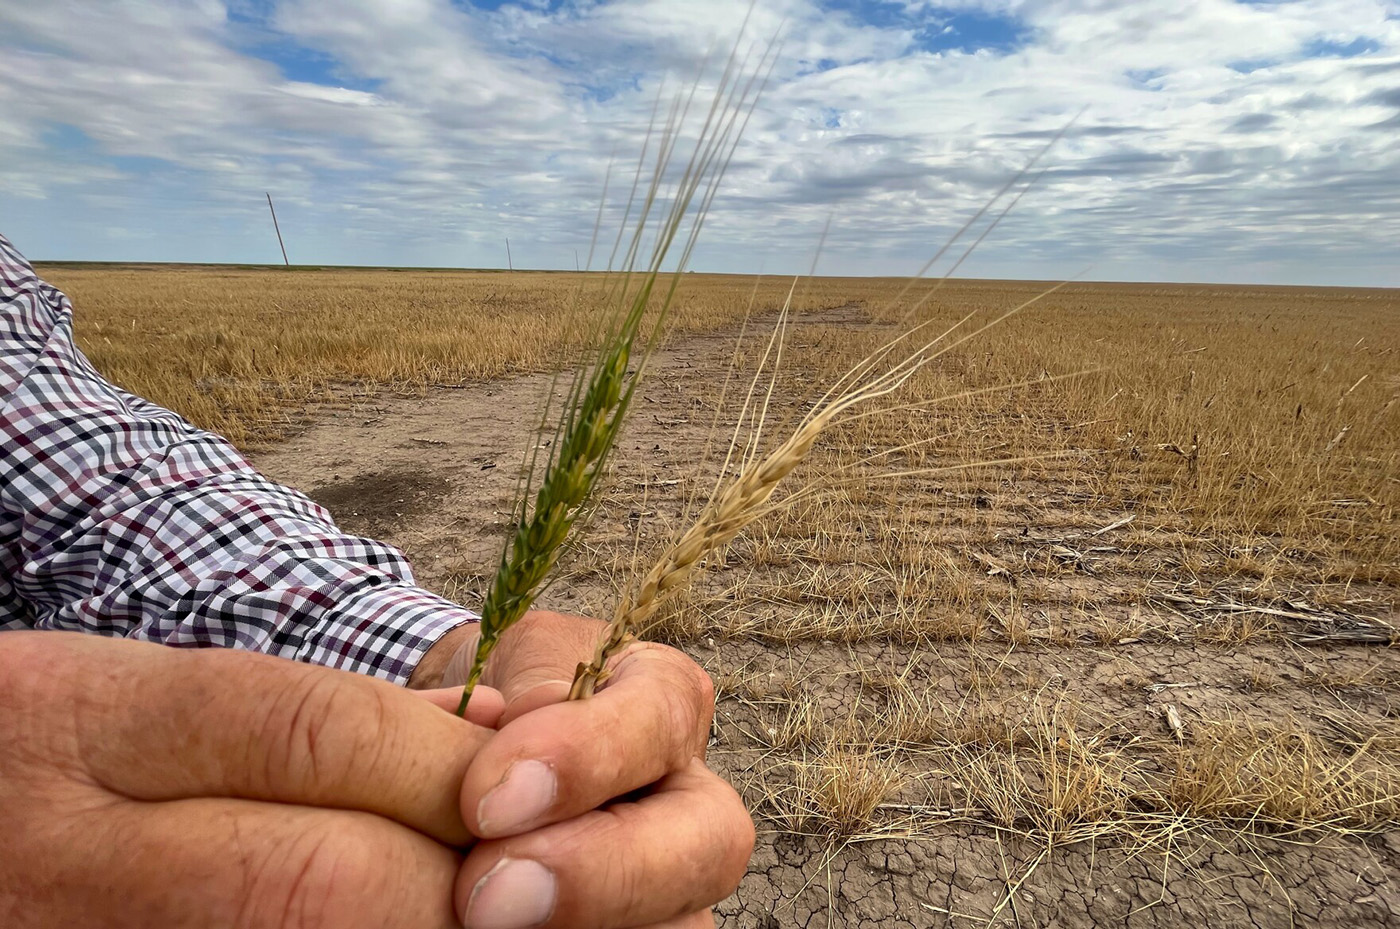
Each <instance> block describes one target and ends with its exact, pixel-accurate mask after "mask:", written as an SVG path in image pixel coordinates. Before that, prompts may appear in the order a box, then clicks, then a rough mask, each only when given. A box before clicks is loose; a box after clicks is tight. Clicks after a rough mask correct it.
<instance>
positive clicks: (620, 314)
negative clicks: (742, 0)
mask: <svg viewBox="0 0 1400 929" xmlns="http://www.w3.org/2000/svg"><path fill="white" fill-rule="evenodd" d="M776 49H777V46H776V44H775V43H774V42H771V41H770V42H769V43H768V45H767V47H766V49H765V50H763V51H762V54H761V55H760V56H759V61H758V64H757V67H755V68H753V69H752V70H750V69H749V68H748V64H749V62H747V61H740V59H739V49H738V47H737V45H736V47H735V49H734V51H733V52H731V53H730V55H729V58H728V61H727V63H726V64H725V66H724V68H723V71H722V73H721V75H720V78H719V81H718V85H717V89H716V91H715V96H714V99H713V101H712V102H711V103H710V105H709V107H708V110H706V111H705V112H704V114H703V118H702V120H701V123H700V126H699V132H698V135H697V137H696V139H695V143H694V148H693V150H692V151H691V154H690V159H689V161H688V162H687V163H686V165H685V168H684V171H683V172H681V174H680V177H679V178H670V177H668V176H667V168H668V166H669V165H670V163H671V161H672V158H673V156H674V154H675V151H676V148H677V146H678V144H679V143H680V141H681V137H682V134H683V133H682V128H683V127H684V126H685V124H686V122H687V116H688V115H689V113H690V111H691V109H692V106H693V104H694V103H695V96H696V91H697V90H698V88H699V86H700V80H699V79H697V80H696V82H695V84H694V85H692V87H691V88H690V91H689V93H688V94H682V95H681V97H679V98H678V99H677V100H676V101H675V103H674V104H672V106H671V108H670V111H669V112H668V114H667V118H666V121H665V127H664V129H663V130H662V131H661V132H660V133H659V134H657V135H656V138H655V140H654V141H655V146H656V147H655V153H654V157H655V163H654V166H653V168H652V169H651V176H650V183H649V185H645V186H644V185H643V184H642V182H643V179H644V178H643V175H644V171H643V166H644V165H645V164H646V161H647V149H648V148H649V147H650V146H651V145H652V144H653V132H652V131H651V130H648V133H647V143H646V145H645V146H644V147H643V150H642V155H641V158H640V159H639V160H638V162H637V173H636V177H635V179H634V180H633V185H632V193H631V195H630V196H629V197H628V201H627V211H626V215H625V216H624V218H623V229H626V228H628V227H629V225H630V228H631V235H630V237H629V236H626V235H624V233H623V232H622V231H619V233H618V238H617V242H616V243H615V244H614V246H613V256H614V258H617V257H618V256H619V255H620V261H619V264H620V266H621V268H622V269H623V270H622V273H621V274H619V275H617V276H616V277H615V278H614V279H613V281H612V283H611V284H610V285H609V287H608V290H607V292H606V294H605V298H606V300H607V301H608V302H609V303H611V305H612V309H611V310H609V311H608V312H607V313H606V314H605V318H604V320H603V323H602V327H601V328H602V329H603V333H604V334H603V336H602V338H601V339H600V340H599V341H600V344H601V348H600V349H599V352H598V355H597V358H596V360H595V361H594V363H593V365H592V367H591V373H589V374H588V375H587V378H586V383H585V381H584V378H582V377H579V378H577V379H576V380H575V381H574V385H573V387H572V389H571V390H569V392H568V395H567V397H566V398H565V401H564V403H563V409H562V413H561V416H560V421H559V425H558V427H557V430H556V432H555V438H556V441H555V442H554V444H553V447H552V451H551V454H550V455H549V456H548V458H547V460H546V461H545V462H544V463H543V466H542V469H541V471H540V473H539V475H538V480H539V484H538V486H539V490H538V491H537V492H536V494H535V497H534V500H533V505H532V506H526V505H523V504H522V505H520V506H518V507H517V514H518V515H517V521H516V528H515V532H514V533H513V534H512V536H511V537H510V539H509V541H508V542H507V545H506V549H505V551H504V552H503V554H502V556H501V563H500V566H499V567H498V568H497V571H496V576H495V578H494V579H493V580H492V583H491V589H490V591H489V592H488V593H487V595H486V599H485V601H484V602H483V603H482V607H481V637H480V639H479V640H478V643H477V649H476V656H475V658H474V659H473V661H472V666H471V669H470V670H469V671H468V673H467V681H466V684H465V686H464V687H463V690H462V700H461V703H460V704H459V705H458V707H457V715H459V716H461V715H463V714H465V712H466V708H467V701H468V700H469V699H470V698H471V693H472V690H473V689H474V688H475V687H476V685H477V683H478V682H479V681H480V680H481V674H482V671H483V670H484V669H485V667H486V660H487V658H489V657H490V655H491V651H492V649H494V648H495V647H496V643H497V642H499V641H500V638H501V635H502V634H503V633H504V632H505V631H506V630H507V629H509V628H510V627H511V626H512V625H513V624H514V623H515V622H516V621H517V620H519V619H520V617H521V616H523V615H525V613H526V611H527V610H529V609H530V606H531V605H532V604H533V603H534V600H535V597H536V596H537V595H538V594H539V592H540V590H541V589H542V588H543V586H544V584H545V583H546V581H547V580H548V579H549V575H550V573H551V572H552V571H553V569H554V566H555V564H556V563H557V562H558V560H559V557H560V554H561V553H562V551H563V548H564V545H565V544H566V543H567V542H568V541H569V539H570V537H571V533H572V532H573V531H574V530H575V527H576V525H577V524H578V523H579V522H580V520H581V517H582V516H583V514H584V513H585V512H587V508H588V504H589V502H590V498H591V496H592V494H593V491H594V489H595V488H596V487H597V485H598V480H599V478H600V476H601V475H602V473H603V470H604V467H605V465H606V463H607V458H608V453H609V452H610V451H611V450H612V447H613V443H614V442H615V441H616V439H617V434H618V430H619V429H620V428H621V426H622V422H623V420H624V418H625V417H626V415H627V410H628V408H629V407H630V405H631V401H632V396H633V394H634V392H635V391H636V389H637V384H638V381H639V380H640V378H641V375H642V372H643V370H644V369H645V367H646V362H647V359H648V358H649V357H650V355H651V352H652V350H653V349H654V348H655V347H656V344H657V342H658V340H659V338H660V335H661V332H662V325H663V323H664V322H665V319H666V316H667V311H668V310H669V308H670V306H671V303H672V301H673V299H674V297H675V294H676V289H677V287H678V286H679V284H680V281H681V272H682V271H683V270H684V269H685V266H686V264H687V262H688V261H689V258H690V255H691V252H692V251H693V250H694V248H695V243H696V241H697V240H698V238H699V235H700V229H701V227H702V226H703V224H704V218H705V215H706V213H707V212H708V210H709V207H710V204H711V202H712V201H713V200H714V197H715V194H716V192H717V190H718V187H719V182H720V179H721V178H722V177H723V175H724V170H725V168H726V167H727V166H728V164H729V161H730V159H731V158H732V156H733V153H734V149H735V147H736V146H737V144H738V141H739V137H740V135H741V134H742V132H743V129H744V126H745V124H746V123H747V122H748V119H749V116H750V115H751V114H752V112H753V107H754V104H755V103H756V102H757V99H758V94H759V91H760V89H761V87H762V84H763V82H764V81H765V80H766V78H767V73H768V71H769V70H770V69H771V67H772V63H773V60H774V57H775V52H776ZM658 101H659V98H658ZM654 126H655V116H653V127H654ZM673 185H674V186H673ZM639 187H643V188H644V189H643V192H642V193H641V195H640V196H639V195H638V189H639ZM663 189H665V190H667V191H668V192H670V193H671V197H670V199H669V206H668V208H667V209H666V210H665V211H664V213H662V214H661V215H660V216H659V217H658V219H657V221H656V222H651V221H650V220H651V217H652V215H653V213H654V212H655V211H656V210H657V208H658V204H659V203H660V202H661V199H662V191H663ZM605 192H606V188H605ZM692 205H695V207H696V209H695V210H694V212H693V214H692V211H691V206H692ZM600 215H601V207H600ZM688 216H689V217H690V225H689V228H688V229H687V231H686V235H685V237H684V241H683V243H682V249H681V253H680V255H679V260H678V261H677V262H676V267H675V269H674V271H673V272H671V273H670V283H669V286H666V287H664V288H661V289H659V292H658V288H657V287H656V284H657V282H658V281H659V280H660V278H661V277H662V265H663V263H664V261H665V259H666V257H667V255H668V254H669V253H670V251H671V246H672V244H673V243H674V242H675V241H676V239H677V238H678V237H680V235H681V231H682V228H683V227H684V226H685V224H686V220H687V217H688ZM649 232H650V233H651V234H652V235H654V236H655V238H654V240H653V241H652V244H651V250H650V255H649V257H646V258H643V257H642V256H643V251H644V240H645V238H646V237H647V234H648V233H649ZM590 260H591V252H590ZM612 263H613V260H612V259H610V261H609V264H610V266H611V265H612ZM654 294H657V295H658V296H659V300H658V301H657V303H658V306H656V307H651V306H650V305H651V303H652V302H653V301H652V297H653V295H654ZM649 308H650V309H651V310H652V311H653V312H654V317H653V318H652V319H651V320H650V321H648V322H647V324H646V325H645V326H644V325H643V322H644V319H645V318H646V316H647V313H648V309H649ZM633 364H635V365H636V372H635V374H632V375H631V376H630V377H629V366H630V365H633ZM535 464H536V462H534V461H533V460H532V461H531V462H529V465H528V467H527V468H526V472H527V474H528V475H529V480H533V479H534V478H535V477H536V475H535V474H534V472H535V470H536V469H535ZM528 486H529V482H528V481H527V489H526V492H525V494H524V497H523V498H522V499H523V500H525V501H528V500H529V490H528Z"/></svg>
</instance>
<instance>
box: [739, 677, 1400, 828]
mask: <svg viewBox="0 0 1400 929" xmlns="http://www.w3.org/2000/svg"><path fill="white" fill-rule="evenodd" d="M765 735H766V739H765V740H766V741H767V742H768V744H770V745H771V746H773V747H774V748H777V749H782V750H786V751H789V752H798V753H800V755H801V756H802V758H803V760H802V761H801V762H800V763H797V762H790V761H783V762H778V763H777V764H775V765H773V766H772V768H771V769H770V770H769V772H768V775H767V777H768V778H769V779H770V781H769V782H767V783H766V785H765V790H767V791H768V794H769V796H768V800H769V802H770V814H771V815H772V816H773V818H774V819H775V820H776V821H778V822H779V823H781V824H783V825H784V827H788V826H790V825H791V824H792V823H794V822H800V823H803V824H807V825H811V824H813V823H818V822H819V823H823V824H824V825H825V828H826V829H828V830H830V831H832V832H834V833H835V834H838V835H842V836H851V835H861V834H866V835H881V834H888V833H889V832H890V831H891V830H897V829H900V830H912V831H913V832H915V833H917V832H919V831H920V829H922V828H927V826H928V825H929V824H931V823H937V822H946V821H949V820H954V819H956V820H960V821H965V822H970V823H979V824H983V825H986V826H991V827H995V828H998V829H1005V830H1011V831H1013V832H1018V833H1022V834H1027V835H1032V836H1036V837H1039V838H1042V839H1046V840H1049V841H1051V842H1054V843H1065V842H1075V841H1082V840H1084V839H1088V838H1108V837H1116V838H1117V839H1120V840H1125V841H1129V842H1132V841H1139V840H1140V841H1148V840H1149V839H1151V837H1152V836H1154V835H1155V833H1156V832H1157V831H1159V830H1162V829H1173V830H1179V829H1181V828H1183V827H1184V826H1188V825H1189V826H1190V827H1191V828H1194V829H1210V828H1215V829H1218V830H1225V831H1233V832H1239V831H1241V830H1245V831H1252V832H1259V833H1262V834H1274V833H1278V832H1289V833H1298V832H1312V833H1315V834H1320V833H1322V832H1334V833H1335V832H1350V831H1354V830H1371V829H1376V828H1380V827H1385V826H1387V825H1389V824H1391V823H1394V822H1396V821H1397V820H1400V738H1397V737H1395V736H1393V735H1391V736H1387V735H1385V734H1384V733H1379V732H1372V733H1366V734H1364V735H1363V736H1361V737H1360V738H1356V739H1353V740H1352V741H1350V742H1345V741H1338V742H1329V741H1326V740H1324V739H1322V738H1321V737H1319V736H1317V735H1315V734H1312V733H1309V732H1307V731H1305V730H1303V729H1301V728H1299V727H1297V726H1293V725H1289V726H1282V727H1279V726H1264V725H1258V724H1249V723H1243V722H1238V721H1222V722H1208V721H1195V720H1193V722H1192V725H1191V726H1190V729H1189V733H1188V734H1187V736H1186V737H1185V738H1184V739H1177V738H1172V737H1171V736H1170V735H1169V734H1168V733H1166V732H1163V731H1159V730H1155V729H1154V730H1149V731H1131V730H1130V729H1129V728H1127V727H1124V726H1122V725H1117V724H1113V723H1108V722H1104V721H1102V720H1095V719H1093V718H1091V715H1090V714H1088V713H1086V712H1085V709H1084V708H1083V707H1081V706H1079V705H1077V704H1075V703H1073V702H1071V701H1067V700H1066V699H1065V698H1064V697H1063V696H1051V695H1042V696H1040V697H1037V696H1035V695H1033V694H1031V695H1028V694H1026V693H1024V692H1023V693H1021V694H1019V695H1017V696H1016V697H1013V698H1010V699H1003V700H1001V701H998V702H996V703H988V702H985V701H983V700H978V699H964V700H962V701H958V702H954V703H949V702H948V701H947V700H946V695H944V694H939V693H929V692H924V693H919V692H916V691H914V690H912V689H910V688H908V687H907V686H906V685H904V684H895V685H894V686H893V687H891V688H890V689H889V690H888V696H887V697H886V698H885V699H884V700H882V701H880V702H878V703H875V704H870V703H866V704H864V705H859V704H858V705H854V706H852V707H851V708H849V710H847V711H844V712H839V713H836V714H833V713H831V712H829V711H825V710H823V709H822V708H821V706H820V705H819V704H818V703H817V702H816V701H813V700H810V699H808V700H798V701H796V702H794V703H793V704H792V705H791V706H789V707H788V708H786V709H785V710H784V711H782V712H781V714H780V715H779V716H777V717H775V718H772V721H771V722H770V723H769V724H768V725H767V727H766V733H765ZM891 772H901V776H900V777H898V778H895V777H894V776H893V774H892V773H891ZM843 778H845V779H847V780H848V781H849V783H841V781H842V779H843ZM771 780H777V781H779V782H781V783H782V784H783V785H784V786H782V787H780V788H773V787H772V784H771ZM875 788H879V790H876V789H875ZM881 791H883V793H881ZM877 793H878V794H880V796H881V797H882V798H883V799H881V800H880V801H878V802H876V801H873V800H870V801H869V802H865V803H857V802H856V800H855V798H857V797H861V798H867V799H868V798H870V797H872V796H873V795H874V794H877ZM896 793H899V794H900V795H901V796H902V797H905V798H911V797H912V798H914V800H913V802H904V803H891V802H890V800H891V798H892V797H894V795H895V794H896ZM836 810H839V811H840V813H841V815H840V817H839V818H838V817H837V815H836V813H835V812H834V811H836ZM815 811H822V813H823V816H824V817H825V818H821V817H818V816H817V813H816V812H815ZM857 813H860V814H863V816H864V819H863V820H858V819H857V818H856V815H855V814H857ZM838 821H839V825H840V828H839V830H838V829H837V828H836V825H837V823H838Z"/></svg>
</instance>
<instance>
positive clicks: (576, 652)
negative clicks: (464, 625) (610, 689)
mask: <svg viewBox="0 0 1400 929" xmlns="http://www.w3.org/2000/svg"><path fill="white" fill-rule="evenodd" d="M606 630H607V623H602V622H599V621H598V620H596V619H587V618H585V617H582V616H566V615H565V614H563V613H552V612H549V611H548V610H531V611H530V612H528V613H526V614H525V615H524V616H523V617H521V619H520V621H519V622H517V623H516V624H515V625H514V626H512V627H511V628H510V629H507V630H506V631H505V632H504V633H502V635H501V639H500V641H499V642H497V643H496V648H495V650H494V651H493V652H492V653H491V660H490V661H488V662H487V663H486V671H485V673H484V674H483V675H482V683H485V684H488V685H490V686H491V687H494V688H496V689H497V690H499V691H500V693H501V697H502V698H503V699H504V701H505V709H504V711H503V712H502V714H501V718H500V720H499V722H498V723H497V727H498V728H499V727H501V726H504V725H506V724H507V723H509V722H510V721H511V720H513V719H516V718H517V717H520V716H523V715H525V714H526V713H529V712H530V711H532V710H537V709H539V708H540V707H544V706H551V705H553V704H555V703H562V702H563V701H564V700H565V699H566V698H567V697H568V695H569V688H570V686H571V685H572V684H573V681H574V672H575V671H577V670H578V666H579V663H580V662H583V661H588V660H590V659H591V658H592V657H593V650H594V648H595V647H596V646H597V644H598V640H599V639H600V638H601V637H602V635H603V633H604V632H605V631H606ZM468 648H470V652H469V653H468V654H467V658H466V661H465V665H464V666H463V668H462V671H461V675H462V678H461V679H462V680H466V671H467V669H468V668H470V666H471V658H472V656H473V655H475V653H476V642H475V640H474V639H473V640H472V641H471V642H470V643H469V644H468V646H464V648H463V652H464V653H465V652H467V651H468Z"/></svg>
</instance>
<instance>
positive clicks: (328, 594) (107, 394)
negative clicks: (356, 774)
mask: <svg viewBox="0 0 1400 929" xmlns="http://www.w3.org/2000/svg"><path fill="white" fill-rule="evenodd" d="M474 619H476V617H475V616H474V615H473V614H472V613H470V612H468V611H466V610H464V609H463V608H461V607H459V606H457V605H456V604H453V603H450V602H448V601H446V600H444V599H442V598H440V597H437V596H434V595H433V594H430V593H428V592H427V591H425V590H422V589H420V588H418V587H415V586H414V584H413V575H412V572H411V570H410V569H409V566H408V562H407V561H406V560H405V559H404V556H403V554H402V553H401V552H399V551H398V550H397V549H395V548H392V547H390V546H388V545H384V544H381V543H379V542H375V541H372V540H369V539H362V538H357V537H354V536H349V535H346V534H344V533H343V532H341V531H340V530H339V529H337V528H336V525H335V523H334V522H333V521H332V520H331V517H330V514H328V513H327V512H326V511H325V510H324V509H322V508H321V507H319V506H317V505H316V504H315V503H313V502H312V501H311V500H309V499H307V498H306V497H305V496H303V495H302V494H299V493H297V492H296V491H294V490H291V489H289V488H287V487H283V486H280V485H278V484H275V483H273V482H272V481H270V480H268V479H267V478H265V477H263V476H262V475H260V474H258V473H257V472H256V471H254V470H253V468H252V467H251V466H250V465H249V464H248V462H247V461H245V460H244V459H243V457H242V456H241V455H240V454H239V453H238V452H237V451H236V450H235V449H234V448H233V446H232V445H230V444H229V443H228V441H227V440H225V439H223V438H221V437H220V436H217V435H212V434H210V433H208V432H204V431H202V430H199V429H196V428H195V427H194V426H192V425H190V424H189V423H188V422H186V421H185V420H183V419H181V418H180V417H179V416H177V415H176V414H174V413H172V412H170V411H169V410H165V409H162V408H160V407H158V406H156V405H154V404H152V403H150V402H148V401H146V400H142V399H141V398H140V397H136V396H133V395H131V394H129V393H127V392H125V391H123V390H121V389H120V388H117V387H115V386H113V385H112V384H110V383H108V382H107V381H106V380H105V379H103V377H102V376H101V375H100V374H98V373H97V371H96V369H95V368H93V366H92V364H91V363H90V362H89V361H88V360H87V358H85V357H84V356H83V353H82V352H80V351H79V350H78V348H77V346H76V345H75V344H74V342H73V307H72V304H70V303H69V302H68V298H67V297H65V296H64V295H63V294H61V293H59V291H58V290H56V289H55V288H53V287H51V286H50V285H48V284H46V283H44V282H43V281H41V280H40V279H39V278H38V277H37V276H36V275H35V273H34V269H33V268H32V267H31V266H30V264H29V263H28V262H27V261H26V260H25V259H24V258H23V257H22V256H21V255H20V254H19V253H18V252H17V251H15V249H14V247H13V246H11V245H10V242H9V241H8V240H7V239H6V238H5V237H4V236H0V630H6V629H68V630H76V631H81V632H92V633H97V634H100V635H111V636H126V637H128V638H133V639H144V640H147V641H154V642H163V643H165V644H167V645H175V646H206V645H222V646H228V647H232V648H244V649H249V650H251V651H258V652H265V653H267V654H272V655H281V656H283V657H286V658H292V659H295V660H297V661H307V662H313V663H315V664H321V665H327V666H329V667H333V668H343V669H346V670H349V671H356V672H360V673H363V674H371V675H374V676H375V677H381V678H384V679H386V680H390V681H394V682H397V683H404V682H406V681H407V680H408V677H409V675H410V674H411V673H412V672H413V669H414V668H415V667H416V666H417V664H418V661H419V659H420V658H421V657H422V656H423V653H424V652H425V651H427V649H428V648H429V647H430V646H431V645H432V644H433V643H434V642H436V641H437V640H438V639H439V638H441V637H442V635H443V634H444V633H446V632H447V631H448V630H450V629H452V628H454V627H456V626H459V625H461V624H462V623H465V622H471V621H473V620H474Z"/></svg>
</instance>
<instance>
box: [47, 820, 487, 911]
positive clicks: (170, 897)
mask: <svg viewBox="0 0 1400 929" xmlns="http://www.w3.org/2000/svg"><path fill="white" fill-rule="evenodd" d="M75 819H76V817H75ZM94 823H96V824H98V825H97V827H96V828H97V835H96V836H94ZM79 827H80V828H81V830H82V831H81V834H75V835H74V836H73V841H74V842H75V843H81V844H82V845H83V846H84V847H85V848H86V849H87V852H88V855H87V856H84V864H85V867H83V868H82V869H81V870H78V869H73V870H71V871H64V870H63V869H61V868H59V869H53V868H50V869H48V870H47V871H46V873H44V874H43V875H42V876H40V877H39V878H38V880H40V881H42V882H43V883H44V884H46V885H47V886H44V887H42V888H35V889H36V890H39V891H40V893H41V898H42V899H44V900H45V906H46V907H47V906H49V905H53V906H55V907H62V908H64V909H66V910H67V911H68V912H67V913H66V914H62V915H67V916H68V917H69V918H67V919H61V918H53V919H52V920H51V921H52V924H53V925H71V926H94V925H97V926H103V927H133V929H134V927H148V926H161V927H191V929H196V927H198V929H205V927H209V926H234V925H237V926H240V927H247V929H286V927H291V926H335V927H344V929H381V927H386V929H431V927H440V929H446V927H448V926H460V923H459V922H458V921H457V919H456V914H455V913H454V910H453V901H452V891H453V881H454V880H455V878H456V876H457V871H458V868H459V865H460V858H459V856H458V855H457V854H456V853H454V852H452V851H451V850H450V849H447V848H445V847H443V846H441V845H439V844H438V843H436V842H434V841H433V840H432V839H429V838H428V837H426V836H423V835H420V834H419V833H416V832H414V831H413V830H411V829H408V828H406V827H404V826H400V825H398V824H396V823H392V822H390V821H389V820H386V819H381V818H380V817H377V816H373V815H370V814H367V813H354V812H345V811H335V810H320V809H313V808H309V807H296V806H282V805H273V804H265V803H257V802H253V801H247V800H203V799H198V800H176V801H171V802H166V803H155V804H134V803H122V804H120V805H119V806H116V807H110V808H108V809H107V810H105V811H104V813H103V815H101V816H92V817H83V821H82V823H81V824H80V826H79ZM76 832H77V829H75V833H76ZM191 837H197V840H196V841H192V840H191ZM94 838H96V839H97V840H98V841H96V842H94V841H93V839H94ZM89 856H91V857H89ZM143 889H144V890H145V892H141V891H142V890H143ZM152 889H155V890H158V892H152ZM44 912H45V914H46V915H48V916H50V917H55V916H58V915H60V914H58V913H56V912H51V911H50V910H48V909H45V910H44ZM96 914H100V917H97V915H96ZM95 919H96V921H95Z"/></svg>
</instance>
